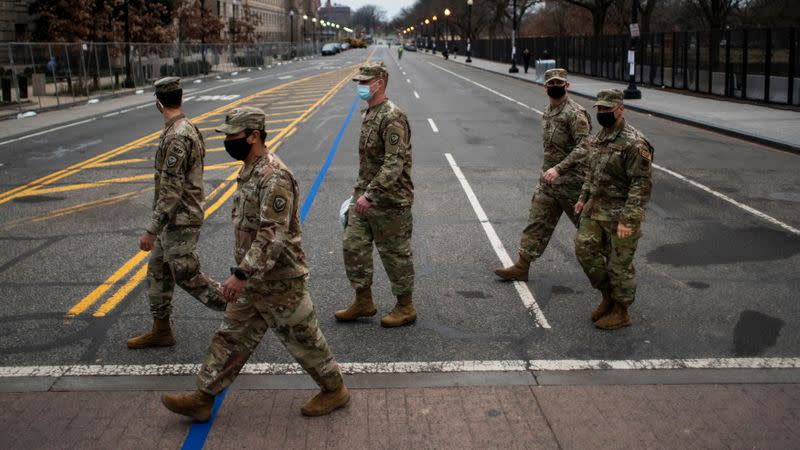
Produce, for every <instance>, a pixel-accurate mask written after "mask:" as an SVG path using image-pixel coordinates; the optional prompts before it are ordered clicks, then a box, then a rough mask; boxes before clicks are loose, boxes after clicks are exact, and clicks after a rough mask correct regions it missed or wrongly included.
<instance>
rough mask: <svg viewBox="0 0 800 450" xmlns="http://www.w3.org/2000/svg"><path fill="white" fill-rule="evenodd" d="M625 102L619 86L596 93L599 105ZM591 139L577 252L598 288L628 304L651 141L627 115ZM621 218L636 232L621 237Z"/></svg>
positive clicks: (647, 185)
mask: <svg viewBox="0 0 800 450" xmlns="http://www.w3.org/2000/svg"><path fill="white" fill-rule="evenodd" d="M621 103H622V93H621V92H620V91H617V90H610V91H601V92H600V93H599V94H598V102H597V105H599V106H608V107H611V106H613V105H614V104H621ZM587 144H588V146H589V147H591V148H592V149H593V151H592V153H591V161H590V168H589V170H588V172H587V176H586V182H585V183H584V184H583V188H582V191H581V196H580V201H581V202H584V203H585V206H584V208H583V212H582V213H581V221H580V227H579V229H578V234H577V235H576V237H575V254H576V256H577V257H578V260H579V261H580V263H581V266H583V270H584V272H586V275H587V276H588V277H589V281H590V282H591V283H592V286H593V287H594V288H596V289H598V290H600V291H603V290H604V289H608V290H609V293H610V295H611V298H612V299H613V301H614V302H617V303H619V304H621V305H623V306H628V305H630V304H631V303H633V301H634V298H635V296H636V281H635V280H634V274H635V270H634V267H633V256H634V253H635V252H636V246H637V244H638V242H639V238H640V237H641V235H642V231H641V227H642V222H644V218H645V208H646V205H647V201H648V200H649V199H650V191H651V187H652V182H651V173H650V171H651V162H652V160H653V147H652V146H651V145H650V143H649V142H648V141H647V139H646V138H645V137H644V136H643V135H642V134H641V133H640V132H639V131H637V130H636V129H635V128H633V127H632V126H630V125H628V123H627V122H625V121H624V120H622V121H620V123H619V124H617V126H616V127H614V128H613V129H606V128H604V129H602V130H601V131H600V132H599V133H598V134H597V135H596V136H594V137H592V138H590V139H589V140H588V142H587ZM618 223H622V224H624V225H625V226H627V227H630V228H632V230H633V233H632V235H631V236H629V237H627V238H624V239H620V238H618V237H617V224H618Z"/></svg>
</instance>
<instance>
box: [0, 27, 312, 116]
mask: <svg viewBox="0 0 800 450" xmlns="http://www.w3.org/2000/svg"><path fill="white" fill-rule="evenodd" d="M319 45H321V44H314V43H305V44H295V45H293V46H292V45H290V44H289V43H288V42H274V43H260V44H235V45H234V44H178V43H174V44H126V43H119V42H114V43H97V42H85V43H38V42H26V43H17V42H11V43H0V87H1V88H2V91H1V92H0V116H2V115H3V113H4V112H5V113H6V114H9V113H13V114H17V113H19V112H23V111H36V110H41V109H48V108H53V107H59V106H64V105H69V104H74V103H77V102H86V101H87V100H91V99H95V98H101V97H103V96H109V95H114V94H117V93H119V92H120V91H122V90H125V89H135V88H137V87H142V86H147V85H150V84H151V83H152V82H153V81H155V80H156V79H158V78H160V77H163V76H168V75H175V76H180V77H201V76H206V75H213V74H221V73H232V72H237V71H241V70H247V69H254V68H259V67H261V68H264V67H267V66H269V65H272V64H275V63H277V62H279V61H282V60H289V59H292V58H293V57H302V56H308V55H312V54H314V53H316V50H317V47H318V46H319ZM127 48H129V49H130V54H129V55H130V56H129V58H128V59H129V63H127V64H126V57H125V51H126V49H127Z"/></svg>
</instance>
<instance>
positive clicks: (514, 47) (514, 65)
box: [508, 0, 519, 73]
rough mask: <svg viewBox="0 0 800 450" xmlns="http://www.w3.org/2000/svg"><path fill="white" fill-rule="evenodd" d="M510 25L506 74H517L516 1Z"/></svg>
mask: <svg viewBox="0 0 800 450" xmlns="http://www.w3.org/2000/svg"><path fill="white" fill-rule="evenodd" d="M512 22H513V23H512V24H511V68H509V69H508V73H519V69H518V68H517V0H514V14H513V19H512Z"/></svg>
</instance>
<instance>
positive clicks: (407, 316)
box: [335, 63, 417, 327]
mask: <svg viewBox="0 0 800 450" xmlns="http://www.w3.org/2000/svg"><path fill="white" fill-rule="evenodd" d="M353 81H355V82H357V83H358V86H357V88H356V89H357V92H358V96H359V97H360V98H361V99H362V100H364V101H365V102H367V106H368V108H367V109H366V110H364V112H363V122H362V123H361V138H360V140H359V145H358V155H359V168H358V180H357V181H356V186H355V189H354V190H353V199H354V200H355V203H354V205H353V206H352V207H351V209H350V211H349V213H348V215H347V225H346V226H345V232H344V238H343V253H344V264H345V270H346V272H347V278H348V279H349V280H350V284H351V285H352V286H353V288H354V289H355V291H356V295H355V301H354V302H353V303H352V304H351V305H350V306H349V307H347V308H346V309H342V310H339V311H336V313H335V316H336V319H337V320H340V321H351V320H356V319H358V318H360V317H370V316H374V315H375V314H377V312H378V310H377V307H376V306H375V303H374V301H373V299H372V274H373V261H372V252H373V250H372V249H373V245H374V246H375V247H377V248H378V253H379V254H380V257H381V261H382V262H383V267H384V268H385V269H386V274H387V275H388V276H389V281H390V283H391V285H392V293H393V294H394V295H395V296H396V297H397V303H396V304H395V306H394V308H393V309H392V311H391V312H390V313H389V314H387V315H385V316H384V317H383V318H382V319H381V325H382V326H384V327H398V326H402V325H407V324H410V323H412V322H414V321H415V320H416V319H417V312H416V310H415V309H414V305H413V304H412V302H411V296H412V293H413V291H414V262H413V258H412V253H411V229H412V223H413V219H412V217H411V205H412V203H413V200H414V183H412V181H411V127H410V126H409V124H408V119H407V118H406V115H405V113H404V112H403V111H401V110H400V108H398V107H397V105H395V104H394V103H392V102H391V101H390V100H389V99H388V98H387V97H386V85H387V83H388V81H389V74H388V72H387V71H386V66H384V65H383V63H373V64H367V65H365V66H363V67H361V69H360V71H359V74H358V75H356V77H355V78H353Z"/></svg>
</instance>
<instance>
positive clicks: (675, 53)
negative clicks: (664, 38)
mask: <svg viewBox="0 0 800 450" xmlns="http://www.w3.org/2000/svg"><path fill="white" fill-rule="evenodd" d="M676 37H678V33H677V32H675V31H673V32H672V86H670V87H672V88H674V87H675V72H677V70H676V68H675V62H676V61H677V60H678V47H677V46H676V45H675V42H677V39H675V38H676Z"/></svg>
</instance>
